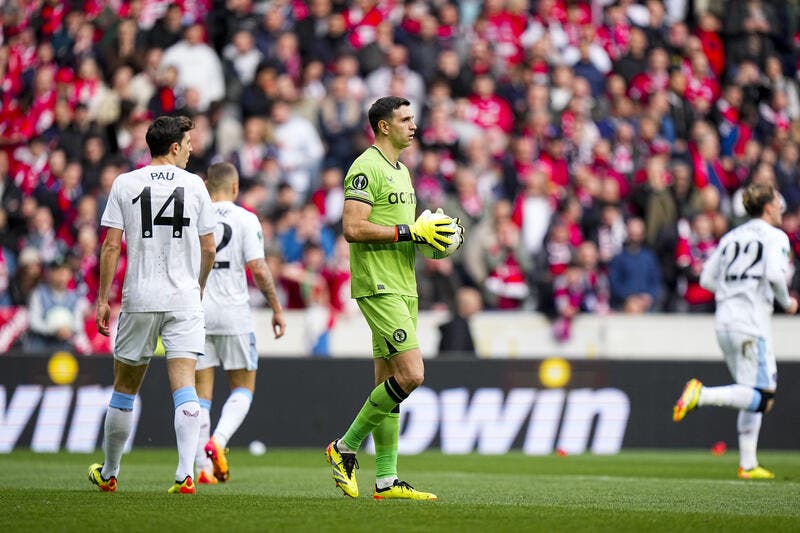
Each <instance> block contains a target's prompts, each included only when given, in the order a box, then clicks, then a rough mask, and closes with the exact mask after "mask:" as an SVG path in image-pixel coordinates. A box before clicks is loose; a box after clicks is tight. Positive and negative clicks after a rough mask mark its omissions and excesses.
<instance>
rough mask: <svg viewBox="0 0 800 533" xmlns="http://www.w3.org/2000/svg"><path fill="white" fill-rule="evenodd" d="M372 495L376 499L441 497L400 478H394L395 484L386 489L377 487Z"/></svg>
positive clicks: (427, 498)
mask: <svg viewBox="0 0 800 533" xmlns="http://www.w3.org/2000/svg"><path fill="white" fill-rule="evenodd" d="M372 497H373V498H375V499H376V500H438V499H439V498H438V497H437V496H436V494H431V493H430V492H422V491H419V490H417V489H415V488H414V487H412V486H411V485H409V484H408V483H406V482H405V481H400V480H399V479H395V480H394V484H393V485H392V486H391V487H386V488H385V489H379V488H378V487H375V492H373V493H372Z"/></svg>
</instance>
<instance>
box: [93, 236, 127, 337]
mask: <svg viewBox="0 0 800 533" xmlns="http://www.w3.org/2000/svg"><path fill="white" fill-rule="evenodd" d="M121 249H122V230H121V229H117V228H108V232H107V233H106V238H105V240H104V241H103V246H102V248H101V249H100V287H99V288H98V290H97V312H96V315H95V323H96V324H97V331H98V332H99V333H100V335H104V336H106V337H108V335H109V329H108V328H109V321H110V320H111V307H110V306H109V305H108V292H109V291H110V290H111V281H112V280H113V279H114V273H115V272H116V271H117V263H118V262H119V254H120V250H121Z"/></svg>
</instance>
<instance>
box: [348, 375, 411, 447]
mask: <svg viewBox="0 0 800 533" xmlns="http://www.w3.org/2000/svg"><path fill="white" fill-rule="evenodd" d="M407 397H408V394H406V392H405V391H404V390H403V389H402V388H401V387H400V385H398V384H397V380H395V379H394V376H392V377H390V378H389V379H387V380H386V381H384V382H383V383H381V384H380V385H378V386H377V387H375V388H374V389H372V392H370V393H369V396H368V397H367V401H366V402H364V405H363V406H362V407H361V410H360V411H359V412H358V415H356V419H355V420H353V423H352V424H350V428H348V430H347V433H345V434H344V436H343V437H342V442H344V445H345V446H347V447H348V448H349V449H351V450H353V451H357V450H358V449H359V448H360V447H361V443H362V442H364V439H366V438H367V435H369V434H370V433H372V432H373V430H375V428H376V427H378V424H380V423H381V422H382V421H383V419H384V418H386V416H387V415H389V413H391V412H392V410H393V409H394V408H395V407H397V406H398V405H399V404H400V402H402V401H403V400H405V399H406V398H407Z"/></svg>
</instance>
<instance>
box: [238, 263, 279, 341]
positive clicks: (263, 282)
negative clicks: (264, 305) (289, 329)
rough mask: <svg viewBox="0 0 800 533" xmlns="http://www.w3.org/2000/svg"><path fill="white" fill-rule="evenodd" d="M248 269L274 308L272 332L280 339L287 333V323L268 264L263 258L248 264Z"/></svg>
mask: <svg viewBox="0 0 800 533" xmlns="http://www.w3.org/2000/svg"><path fill="white" fill-rule="evenodd" d="M247 268H249V269H250V272H251V273H252V274H253V280H254V281H255V282H256V286H257V287H258V288H259V290H260V291H261V294H263V295H264V298H266V299H267V301H268V302H269V306H270V307H272V331H273V333H274V334H275V338H276V339H280V338H281V337H283V334H284V333H285V332H286V321H285V320H284V318H283V307H281V303H280V302H279V301H278V293H277V292H276V291H275V281H274V280H273V279H272V274H270V272H269V267H268V266H267V262H266V261H264V259H263V258H259V259H253V260H252V261H248V262H247Z"/></svg>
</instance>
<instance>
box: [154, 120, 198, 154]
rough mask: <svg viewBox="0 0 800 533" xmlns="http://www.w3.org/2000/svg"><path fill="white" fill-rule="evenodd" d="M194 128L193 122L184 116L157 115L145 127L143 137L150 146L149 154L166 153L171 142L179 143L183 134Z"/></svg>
mask: <svg viewBox="0 0 800 533" xmlns="http://www.w3.org/2000/svg"><path fill="white" fill-rule="evenodd" d="M193 129H194V122H193V121H192V119H190V118H189V117H186V116H177V117H170V116H163V117H158V118H157V119H155V120H154V121H153V123H152V124H150V127H148V128H147V134H146V135H145V137H144V139H145V141H146V142H147V146H148V148H150V155H151V156H152V157H158V156H162V155H167V154H168V153H169V148H170V146H172V143H178V144H180V143H181V141H182V140H183V135H184V134H185V133H186V132H187V131H191V130H193Z"/></svg>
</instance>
